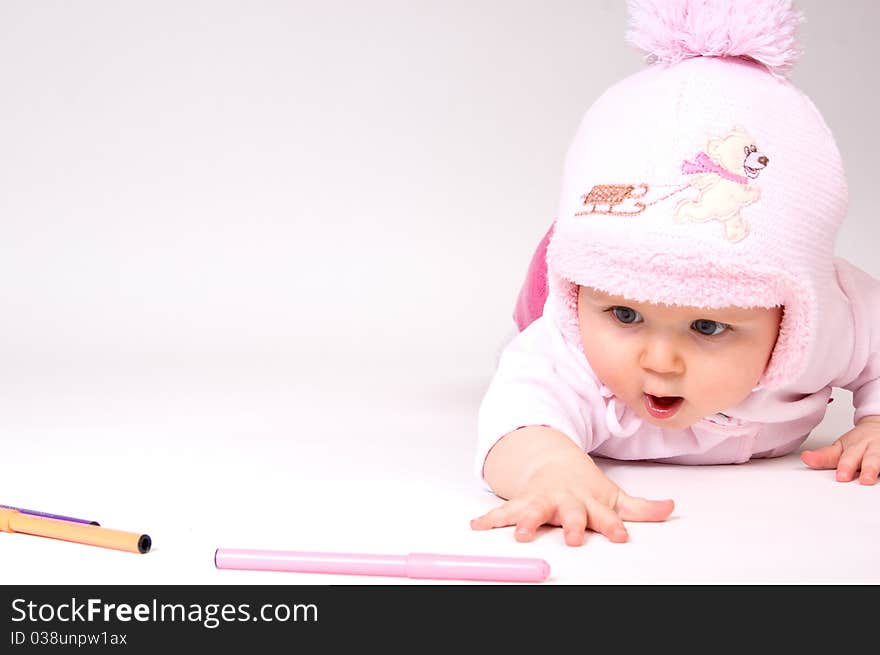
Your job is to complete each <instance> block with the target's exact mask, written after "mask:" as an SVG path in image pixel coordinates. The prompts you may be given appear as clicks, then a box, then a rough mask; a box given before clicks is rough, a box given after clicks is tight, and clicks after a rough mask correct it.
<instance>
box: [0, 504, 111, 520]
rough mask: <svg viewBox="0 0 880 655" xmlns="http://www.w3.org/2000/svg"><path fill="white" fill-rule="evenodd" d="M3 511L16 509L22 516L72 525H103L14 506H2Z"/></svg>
mask: <svg viewBox="0 0 880 655" xmlns="http://www.w3.org/2000/svg"><path fill="white" fill-rule="evenodd" d="M0 507H2V508H3V509H14V510H15V511H17V512H21V513H22V514H31V515H33V516H42V517H43V518H47V519H57V520H59V521H70V522H71V523H86V524H88V525H101V524H100V523H98V522H97V521H90V520H88V519H78V518H74V517H73V516H62V515H61V514H49V513H48V512H38V511H37V510H35V509H24V508H22V507H13V506H12V505H0Z"/></svg>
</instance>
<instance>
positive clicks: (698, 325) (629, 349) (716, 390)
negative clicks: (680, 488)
mask: <svg viewBox="0 0 880 655" xmlns="http://www.w3.org/2000/svg"><path fill="white" fill-rule="evenodd" d="M781 318H782V308H781V307H772V308H751V309H745V308H742V307H725V308H723V309H712V310H708V309H700V308H698V307H677V306H669V305H655V304H651V303H637V302H632V301H630V300H627V299H625V298H621V297H619V296H610V295H608V294H606V293H603V292H601V291H597V290H595V289H592V288H590V287H580V288H579V290H578V320H579V323H580V332H581V342H582V343H583V347H584V353H585V354H586V356H587V361H589V363H590V366H591V368H592V369H593V371H594V372H595V373H596V375H597V376H598V377H599V379H600V380H601V381H602V382H603V383H604V384H605V386H607V387H608V388H609V389H611V391H612V392H613V393H614V395H615V396H617V397H618V398H620V399H621V400H622V401H623V402H625V403H626V404H627V405H629V407H630V408H631V409H632V410H633V411H634V412H636V414H638V415H639V416H640V417H641V418H642V419H643V420H645V421H648V422H649V423H652V424H654V425H657V426H659V427H662V428H669V429H682V428H686V427H688V426H690V425H693V424H694V423H696V422H697V421H699V420H701V419H703V418H705V417H706V416H710V415H712V414H716V413H718V412H724V410H726V409H728V408H729V407H732V406H733V405H736V404H737V403H739V402H740V401H742V400H744V399H745V398H746V396H748V395H749V393H750V392H751V390H752V389H753V388H754V387H755V386H756V385H757V384H758V381H759V380H760V378H761V376H762V375H763V373H764V369H765V368H766V367H767V362H768V361H769V359H770V354H771V353H772V352H773V347H774V345H775V344H776V337H777V335H778V333H779V322H780V320H781Z"/></svg>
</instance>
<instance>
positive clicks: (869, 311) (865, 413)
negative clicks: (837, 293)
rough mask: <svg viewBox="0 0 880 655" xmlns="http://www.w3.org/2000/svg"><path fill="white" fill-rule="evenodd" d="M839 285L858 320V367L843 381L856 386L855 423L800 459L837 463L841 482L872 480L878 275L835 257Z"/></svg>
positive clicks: (879, 375)
mask: <svg viewBox="0 0 880 655" xmlns="http://www.w3.org/2000/svg"><path fill="white" fill-rule="evenodd" d="M835 265H836V267H837V272H838V280H839V282H840V286H841V289H842V290H843V291H844V293H845V294H846V296H847V299H848V300H849V302H850V306H851V308H852V316H853V320H854V326H853V329H854V334H853V344H854V345H853V356H852V361H851V362H850V364H849V366H848V368H849V369H851V370H852V371H854V373H850V374H848V375H847V376H846V378H847V379H845V380H843V382H842V385H841V386H842V387H843V388H845V389H848V390H849V391H852V393H853V406H854V407H855V416H854V418H853V422H854V423H855V427H854V428H853V429H852V430H850V431H848V432H847V433H846V434H844V435H843V436H841V437H840V438H839V439H837V440H836V441H835V442H834V443H832V444H831V445H830V446H825V447H824V448H817V449H816V450H805V451H803V452H802V453H801V460H802V461H803V462H804V463H805V464H806V465H807V466H809V467H810V468H814V469H837V474H836V475H837V480H838V481H839V482H850V481H852V480H854V479H856V478H858V480H859V482H860V483H861V484H865V485H872V484H875V483H876V482H877V478H878V476H880V281H878V280H876V279H874V278H873V277H871V276H870V275H868V274H867V273H866V272H864V271H862V270H861V269H859V268H857V267H855V266H853V265H852V264H850V263H849V262H846V261H845V260H841V259H838V260H837V261H836V262H835Z"/></svg>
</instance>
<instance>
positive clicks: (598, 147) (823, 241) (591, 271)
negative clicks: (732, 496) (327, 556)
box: [476, 0, 880, 471]
mask: <svg viewBox="0 0 880 655" xmlns="http://www.w3.org/2000/svg"><path fill="white" fill-rule="evenodd" d="M630 13H631V17H632V20H631V26H632V29H631V31H630V33H629V38H630V41H631V42H632V43H634V44H636V45H637V46H639V47H641V48H643V49H646V50H648V51H649V59H650V60H651V61H652V62H653V63H652V64H651V65H650V66H648V67H647V68H646V69H645V70H642V71H640V72H638V73H636V74H634V75H632V76H630V77H628V78H626V79H624V80H622V81H620V82H618V83H617V84H615V85H613V86H612V87H611V88H609V89H608V90H607V91H605V93H603V94H602V95H601V97H599V98H598V100H597V101H596V102H595V103H594V104H593V105H592V106H591V107H590V108H589V110H588V111H587V112H586V114H585V115H584V117H583V119H582V121H581V123H580V126H579V128H578V130H577V132H576V134H575V137H574V140H573V142H572V144H571V146H570V147H569V150H568V153H567V155H566V160H565V167H564V172H563V179H562V189H561V194H560V199H559V207H558V212H557V218H556V221H555V222H554V224H553V228H552V231H551V232H548V234H547V235H546V236H545V237H544V240H542V242H541V244H540V245H539V247H538V249H537V251H536V253H535V257H534V258H533V260H532V265H531V267H530V273H529V276H528V277H527V279H526V283H525V285H524V287H523V290H522V291H521V293H520V296H519V298H518V299H517V305H516V309H515V312H514V315H515V319H516V321H517V324H518V326H519V327H520V329H522V332H521V333H520V334H519V335H518V336H517V337H516V338H515V339H514V340H513V341H512V342H511V343H510V344H509V345H508V347H507V348H506V350H505V351H504V352H503V353H502V356H501V358H500V360H499V365H498V369H497V371H496V374H495V376H494V378H493V380H492V382H491V384H490V387H489V389H488V391H487V393H486V396H485V398H484V399H483V403H482V405H481V408H480V414H479V437H478V441H479V447H478V452H477V458H476V466H477V470H478V471H481V470H482V464H483V460H484V459H485V456H486V454H487V453H488V451H489V449H490V448H491V447H492V445H494V443H495V442H496V441H497V440H498V439H500V438H501V437H502V436H504V435H505V434H507V433H508V432H510V431H512V430H515V429H517V428H519V427H522V426H526V425H548V426H551V427H554V428H556V429H558V430H559V431H561V432H563V433H564V434H566V435H568V436H569V437H570V438H571V439H573V440H574V441H576V442H577V443H578V444H579V445H581V446H582V447H583V448H584V450H585V451H586V452H591V453H595V454H598V455H604V456H608V457H615V458H620V459H649V460H659V461H669V462H676V463H688V464H714V463H733V462H744V461H747V460H748V459H750V458H752V457H767V456H777V455H781V454H784V453H787V452H791V451H792V450H793V449H795V448H797V447H798V446H799V445H800V444H801V443H802V442H803V441H804V439H806V437H807V436H808V435H809V432H810V431H811V430H812V429H813V428H814V427H815V426H816V425H817V424H818V423H819V422H820V421H821V420H822V418H823V416H824V414H825V409H826V406H827V403H828V399H829V397H830V395H831V390H832V387H842V388H846V389H849V390H851V391H852V392H853V401H854V404H855V408H856V412H855V420H859V419H860V418H862V417H863V416H866V415H873V414H880V381H878V378H880V284H878V282H877V281H876V280H874V279H873V278H871V277H870V276H869V275H867V274H866V273H864V272H862V271H860V270H859V269H857V268H855V267H854V266H852V265H851V264H849V263H847V262H845V261H843V260H841V259H839V258H837V257H835V256H834V242H835V238H836V234H837V231H838V228H839V226H840V224H841V222H842V220H843V219H844V217H845V215H846V208H847V185H846V178H845V175H844V170H843V164H842V161H841V157H840V153H839V151H838V149H837V146H836V143H835V141H834V138H833V136H832V134H831V131H830V130H829V128H828V126H827V125H826V124H825V121H824V120H823V118H822V116H821V114H820V113H819V111H818V110H817V109H816V107H815V106H814V105H813V103H812V102H811V101H810V99H809V98H808V97H807V96H806V95H805V94H804V93H803V92H801V91H800V90H799V89H798V88H796V87H795V86H794V85H793V84H792V83H791V82H790V81H789V80H788V79H786V77H785V74H786V73H787V71H788V69H789V68H790V66H791V64H792V63H793V61H794V59H795V58H796V55H797V48H796V43H795V42H794V40H793V26H794V25H796V24H797V23H798V22H799V21H800V15H799V14H798V13H797V12H795V11H794V10H793V9H792V8H791V3H790V2H786V1H785V0H752V1H751V2H749V3H737V2H735V1H734V0H714V1H709V0H668V1H667V2H648V1H647V0H643V1H641V2H635V1H634V0H633V1H631V2H630ZM658 26H660V27H658ZM663 26H668V30H667V32H664V30H663ZM771 28H772V29H774V30H776V32H778V34H775V36H774V33H769V32H766V30H769V29H771ZM761 30H765V32H761ZM664 39H665V40H664ZM774 39H775V40H774ZM545 248H546V255H544V254H543V253H544V249H545ZM545 279H546V285H545V284H544V280H545ZM579 285H583V286H590V287H593V288H597V289H600V290H602V291H605V292H607V293H609V294H612V295H618V296H623V297H625V298H628V299H631V300H633V301H635V302H650V303H664V304H668V305H682V306H694V307H706V308H721V307H726V306H739V307H775V306H782V307H783V308H784V311H783V318H782V322H781V325H780V332H779V337H778V339H777V342H776V346H775V348H774V351H773V353H772V355H771V358H770V362H769V364H768V366H767V369H766V371H765V372H764V375H763V377H762V378H761V380H760V384H759V386H758V387H757V388H756V390H755V391H753V392H752V393H751V395H750V396H749V397H748V398H746V399H745V400H744V401H743V402H741V403H740V404H738V405H737V406H735V407H731V408H729V409H728V410H727V411H725V412H724V413H723V414H719V415H715V416H710V417H706V418H704V419H703V420H702V421H699V422H698V423H697V424H695V425H693V426H691V427H690V428H688V429H686V430H665V429H662V428H659V427H656V426H653V425H650V424H647V423H645V424H643V423H642V422H641V420H640V419H638V417H637V416H636V415H635V414H634V413H633V412H632V410H630V409H629V408H628V407H626V406H625V405H624V404H623V403H622V402H621V401H619V400H617V399H616V398H614V397H613V395H612V394H611V393H610V391H609V390H608V389H607V388H606V387H605V386H604V385H603V384H602V381H601V380H599V379H597V378H596V376H595V374H594V373H593V371H592V369H591V368H590V366H589V363H588V362H587V360H586V358H585V356H584V353H583V348H582V345H581V341H580V339H581V336H580V331H579V328H578V320H577V288H578V286H579ZM545 293H546V302H545V303H542V299H543V294H545ZM538 315H540V317H539V318H536V317H537V316H538ZM526 326H527V327H526ZM523 328H524V329H523Z"/></svg>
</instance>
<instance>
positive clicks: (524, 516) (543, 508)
mask: <svg viewBox="0 0 880 655" xmlns="http://www.w3.org/2000/svg"><path fill="white" fill-rule="evenodd" d="M554 514H556V503H554V502H553V501H552V500H550V499H549V498H547V497H546V496H536V497H535V498H532V499H531V500H530V501H529V502H528V504H527V505H526V506H525V508H524V509H523V510H522V511H521V512H520V513H519V519H518V520H517V521H516V530H514V533H513V537H514V539H516V540H517V541H531V540H532V539H534V537H535V533H536V532H537V531H538V528H540V527H541V526H542V525H544V524H545V523H549V522H550V520H551V519H552V518H553V515H554Z"/></svg>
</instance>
